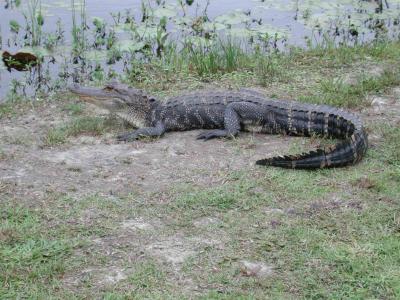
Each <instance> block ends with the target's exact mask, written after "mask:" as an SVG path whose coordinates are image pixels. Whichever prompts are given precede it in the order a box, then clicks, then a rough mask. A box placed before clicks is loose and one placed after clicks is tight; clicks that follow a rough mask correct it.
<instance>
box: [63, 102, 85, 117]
mask: <svg viewBox="0 0 400 300" xmlns="http://www.w3.org/2000/svg"><path fill="white" fill-rule="evenodd" d="M63 110H64V111H67V112H69V113H70V114H71V115H80V114H82V112H83V105H82V104H81V103H69V104H67V105H65V106H64V108H63Z"/></svg>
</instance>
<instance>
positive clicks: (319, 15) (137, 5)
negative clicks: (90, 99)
mask: <svg viewBox="0 0 400 300" xmlns="http://www.w3.org/2000/svg"><path fill="white" fill-rule="evenodd" d="M34 1H38V3H40V2H41V11H42V15H43V19H44V24H43V27H42V40H41V47H39V48H37V49H30V48H28V50H26V46H29V45H26V44H29V43H30V33H29V31H27V30H25V27H26V24H27V22H28V23H29V18H28V19H25V18H24V13H25V15H29V14H28V12H29V10H28V6H27V3H28V2H34ZM81 1H82V0H81ZM15 2H18V1H15V0H14V1H11V0H6V1H5V4H4V2H3V6H2V7H1V8H0V16H1V18H0V26H1V27H0V29H1V50H2V51H9V52H11V53H16V52H18V51H21V49H25V50H26V51H34V50H35V51H38V49H39V52H41V53H42V54H43V55H44V56H45V57H44V61H43V63H42V64H41V66H40V67H35V68H33V69H32V70H31V71H26V72H19V71H16V70H7V68H6V67H5V66H4V64H3V62H2V61H1V60H0V101H2V100H1V99H3V100H4V99H5V98H6V97H5V96H6V94H7V93H9V92H10V90H12V88H13V87H14V89H16V90H17V91H18V93H26V94H29V95H33V94H35V92H36V91H37V90H42V91H44V92H49V91H51V90H54V89H59V88H63V86H65V85H66V83H67V81H70V80H71V79H70V78H71V77H74V76H73V75H74V74H75V75H76V76H78V77H79V76H81V77H80V79H96V76H100V78H97V79H102V78H101V76H103V75H101V74H97V75H96V71H95V70H96V66H97V67H98V66H99V65H100V66H101V67H102V68H103V69H104V73H107V72H110V70H112V71H113V72H116V73H122V72H123V71H124V60H121V61H119V62H116V63H115V64H111V65H107V64H105V61H106V60H107V59H106V56H107V51H106V47H105V46H104V45H102V46H99V47H95V46H94V45H93V44H94V40H95V33H94V31H95V26H94V25H93V21H94V18H99V19H100V20H102V22H105V23H106V24H107V25H106V26H105V28H106V29H105V32H104V35H105V34H109V32H110V30H114V31H115V32H116V37H117V40H118V41H119V43H120V47H122V48H124V47H126V45H130V46H129V47H132V45H136V46H137V45H138V44H139V45H140V43H141V42H143V40H144V39H147V40H146V41H147V42H148V41H149V40H151V41H152V43H155V34H156V30H157V25H158V22H159V20H160V18H161V17H162V16H166V17H167V18H168V22H167V25H166V28H167V30H168V31H169V35H168V39H175V40H179V39H182V37H185V36H190V37H194V38H195V40H196V41H199V40H200V41H201V40H202V39H203V40H204V38H205V37H204V36H205V35H204V33H202V32H200V33H199V32H195V30H194V29H193V28H194V26H192V27H191V26H189V25H186V26H185V25H179V24H182V23H184V22H185V23H186V24H190V25H191V24H194V22H195V21H196V20H198V19H199V18H198V17H201V16H207V18H208V21H207V22H204V20H206V19H205V18H203V19H202V20H203V23H201V24H202V25H201V26H203V27H202V28H208V30H209V29H210V28H211V27H212V28H217V32H218V33H221V32H225V35H226V34H228V35H232V36H236V37H237V39H239V40H255V39H261V38H265V36H268V37H271V36H274V35H275V33H277V36H276V37H277V41H278V43H277V44H276V45H275V46H276V47H278V48H279V49H278V50H284V49H285V47H287V45H297V46H302V47H304V46H306V44H307V43H311V42H314V43H315V42H321V40H322V39H323V36H326V35H325V34H328V35H329V36H330V38H332V39H334V41H335V42H336V43H348V44H354V43H362V42H365V41H368V40H371V39H372V38H374V37H375V35H376V28H375V27H374V26H375V25H376V24H378V25H379V24H381V23H382V24H384V27H385V28H386V29H388V31H387V32H389V35H390V37H392V38H398V32H399V30H398V29H399V19H400V8H399V1H397V0H393V1H390V0H389V1H387V2H388V5H389V7H386V6H385V7H384V10H383V12H379V13H377V12H376V10H377V8H379V7H378V6H377V4H376V3H375V2H373V1H355V0H354V1H352V0H336V1H335V0H331V1H316V0H284V1H272V0H263V1H261V0H258V1H257V0H211V1H210V2H209V4H208V5H207V1H206V0H198V1H196V0H195V1H194V3H193V4H192V5H191V6H188V5H186V6H184V8H182V7H181V6H180V5H179V4H178V2H179V1H176V0H170V1H158V2H162V4H161V5H157V3H156V2H157V1H154V0H146V1H143V2H144V3H145V4H146V5H147V6H148V12H150V15H151V17H149V18H148V19H146V21H145V23H146V25H144V23H142V22H141V19H142V16H143V10H142V1H141V0H132V1H126V0H87V1H86V10H85V14H86V24H87V25H88V28H87V30H86V31H85V38H86V40H87V42H88V45H89V47H88V48H90V49H88V51H87V52H86V53H85V54H84V56H85V58H86V60H87V61H88V62H87V63H85V64H86V66H85V71H83V72H82V66H81V65H79V64H78V65H74V64H73V63H72V62H73V61H74V59H73V55H71V45H72V20H73V17H72V16H73V13H72V2H74V3H78V2H79V1H77V0H75V1H50V0H42V1H40V0H25V1H22V2H23V3H22V4H21V5H20V6H19V7H17V6H16V5H15ZM164 2H165V4H163V3H164ZM183 2H185V1H183ZM118 13H119V14H120V15H119V16H120V17H119V18H118V17H117V14H118ZM75 14H76V21H77V23H78V25H80V24H81V23H80V22H81V20H80V8H79V6H76V7H75ZM112 14H113V15H114V16H112ZM127 16H128V17H130V18H134V20H135V24H136V25H135V26H137V32H139V33H142V38H143V40H140V39H139V40H136V41H134V42H132V36H133V33H132V31H129V30H128V31H126V30H125V31H124V30H121V28H123V27H124V23H125V22H126V19H127ZM118 19H119V20H118ZM379 22H381V23H379ZM11 23H14V24H15V23H16V24H19V26H20V29H19V32H18V34H17V33H15V32H14V33H13V32H12V30H11V29H10V27H11V26H10V24H11ZM117 23H118V24H117ZM207 26H208V27H207ZM213 26H214V27H213ZM78 27H79V28H80V26H78ZM57 28H58V29H57ZM49 34H52V38H53V40H51V38H50V39H49ZM57 36H58V37H60V36H62V37H63V38H62V39H60V40H58V41H57V45H56V46H54V47H53V48H54V49H52V50H51V51H49V50H46V47H47V48H49V45H50V46H51V44H52V43H53V44H54V43H55V41H54V39H55V37H57ZM25 38H27V39H25ZM46 40H47V42H46ZM121 41H125V42H121ZM127 42H128V44H127ZM152 47H154V48H155V46H154V44H152ZM95 48H97V49H95ZM129 49H132V48H129ZM126 56H127V55H126ZM129 59H132V57H128V56H127V57H125V63H126V61H127V60H129ZM81 73H85V74H86V73H87V74H90V75H88V76H86V77H85V76H82V74H81ZM93 77H94V78H93Z"/></svg>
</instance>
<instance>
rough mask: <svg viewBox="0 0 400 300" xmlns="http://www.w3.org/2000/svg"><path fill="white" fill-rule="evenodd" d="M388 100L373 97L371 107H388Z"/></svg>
mask: <svg viewBox="0 0 400 300" xmlns="http://www.w3.org/2000/svg"><path fill="white" fill-rule="evenodd" d="M387 103H388V99H386V98H383V97H373V98H372V100H371V105H372V106H375V107H381V106H384V105H387Z"/></svg>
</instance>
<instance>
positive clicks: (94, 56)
mask: <svg viewBox="0 0 400 300" xmlns="http://www.w3.org/2000/svg"><path fill="white" fill-rule="evenodd" d="M106 58H107V50H91V51H88V52H86V53H85V59H87V60H90V61H96V62H97V61H104V60H105V59H106Z"/></svg>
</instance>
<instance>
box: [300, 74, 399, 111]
mask: <svg viewBox="0 0 400 300" xmlns="http://www.w3.org/2000/svg"><path fill="white" fill-rule="evenodd" d="M399 84H400V71H399V70H398V69H393V70H385V71H384V72H383V74H382V75H380V76H376V77H362V78H360V79H359V80H358V82H357V83H356V84H345V83H344V82H343V80H342V79H324V80H322V82H321V84H320V87H319V90H318V91H317V93H315V94H314V95H312V96H303V97H300V100H302V101H304V102H311V103H318V104H328V105H332V106H339V107H346V108H355V107H366V106H369V104H370V103H369V102H368V99H367V95H368V94H370V93H379V92H382V91H384V90H385V89H387V88H389V87H392V86H396V85H399Z"/></svg>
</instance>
